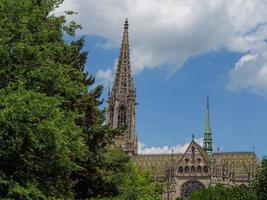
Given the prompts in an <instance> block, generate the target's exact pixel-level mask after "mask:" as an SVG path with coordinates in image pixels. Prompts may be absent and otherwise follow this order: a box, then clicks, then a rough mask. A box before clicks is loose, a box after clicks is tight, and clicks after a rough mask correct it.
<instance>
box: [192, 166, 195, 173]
mask: <svg viewBox="0 0 267 200" xmlns="http://www.w3.org/2000/svg"><path fill="white" fill-rule="evenodd" d="M191 173H192V174H194V173H196V168H195V167H194V166H192V167H191Z"/></svg>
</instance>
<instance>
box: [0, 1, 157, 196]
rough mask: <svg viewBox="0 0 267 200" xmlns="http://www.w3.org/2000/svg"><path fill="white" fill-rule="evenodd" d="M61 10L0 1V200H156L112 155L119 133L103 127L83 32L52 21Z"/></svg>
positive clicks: (119, 156) (151, 188) (153, 188)
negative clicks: (80, 34)
mask: <svg viewBox="0 0 267 200" xmlns="http://www.w3.org/2000/svg"><path fill="white" fill-rule="evenodd" d="M61 3H62V0H19V1H18V0H0V142H1V145H0V197H1V198H11V199H47V198H56V199H59V198H62V199H72V198H77V199H86V198H95V197H97V198H98V197H101V198H119V197H122V199H123V198H128V196H127V195H130V196H131V199H141V196H144V197H145V198H144V199H148V197H149V198H150V199H151V198H152V199H153V198H154V197H160V194H161V191H160V189H159V188H158V186H157V185H156V184H154V183H152V181H151V179H150V178H149V175H148V174H147V173H143V172H141V171H139V170H138V169H137V168H136V167H134V166H133V164H132V163H131V162H130V158H129V156H128V155H126V154H125V153H124V152H123V151H122V150H121V149H116V148H114V147H113V145H112V144H113V141H114V138H115V137H116V135H118V134H120V132H121V130H111V129H110V128H109V127H108V126H107V125H104V119H105V118H104V110H101V109H99V105H100V104H101V103H102V100H101V99H100V96H101V93H102V86H95V87H92V86H93V84H94V77H93V76H91V75H89V74H88V73H87V72H85V63H86V59H87V52H86V51H84V50H83V47H84V39H83V38H77V37H73V36H75V31H76V29H77V28H81V27H80V26H79V25H77V24H75V23H74V22H70V23H66V19H65V17H64V16H55V15H53V14H52V13H53V11H54V9H55V8H57V7H58V6H60V4H61ZM67 14H73V12H67ZM65 37H70V38H71V39H70V40H69V41H66V40H64V38H65ZM143 184H146V187H145V188H146V190H143V189H144V187H143ZM136 191H137V192H138V193H140V194H138V195H136V194H135V192H136ZM144 191H146V193H145V194H144ZM129 192H130V193H129ZM139 197H140V198H139ZM154 199H155V198H154Z"/></svg>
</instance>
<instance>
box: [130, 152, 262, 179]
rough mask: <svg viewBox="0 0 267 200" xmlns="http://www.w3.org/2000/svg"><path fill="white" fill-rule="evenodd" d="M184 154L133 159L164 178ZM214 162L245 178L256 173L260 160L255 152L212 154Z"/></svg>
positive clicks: (140, 156) (137, 156)
mask: <svg viewBox="0 0 267 200" xmlns="http://www.w3.org/2000/svg"><path fill="white" fill-rule="evenodd" d="M182 156H183V154H173V155H171V154H149V155H136V156H133V157H132V160H133V162H134V163H135V164H137V165H138V166H140V167H141V168H143V169H149V170H151V171H152V173H154V175H155V176H164V174H165V170H166V167H167V166H169V165H170V163H171V162H173V164H174V166H177V165H178V163H179V161H180V160H181V158H182ZM212 158H213V160H215V161H216V163H217V164H219V165H221V166H227V168H228V169H229V170H231V171H234V173H235V176H236V177H245V176H248V174H249V173H255V171H256V169H257V167H258V166H259V160H258V159H257V157H256V154H255V153H254V152H220V153H213V154H212Z"/></svg>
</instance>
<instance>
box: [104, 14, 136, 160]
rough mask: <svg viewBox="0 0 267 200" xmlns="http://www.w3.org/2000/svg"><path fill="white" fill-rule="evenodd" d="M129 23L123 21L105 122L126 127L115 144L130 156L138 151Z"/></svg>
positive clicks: (114, 126) (112, 125)
mask: <svg viewBox="0 0 267 200" xmlns="http://www.w3.org/2000/svg"><path fill="white" fill-rule="evenodd" d="M128 30H129V23H128V20H127V19H126V20H125V23H124V31H123V37H122V43H121V48H120V54H119V58H118V63H117V68H116V73H115V80H114V84H113V87H112V91H111V93H110V94H109V100H108V104H109V106H108V116H107V119H108V120H107V122H108V124H109V125H110V126H111V128H117V127H120V126H124V127H126V128H125V130H124V132H123V133H122V134H121V135H120V136H118V137H117V138H116V141H115V144H116V145H117V146H119V147H121V148H122V149H123V150H125V151H126V152H128V153H129V154H131V155H136V154H137V150H138V143H137V135H136V132H135V124H136V122H135V121H136V111H135V106H136V92H135V88H134V81H133V78H132V73H131V63H130V48H129V34H128Z"/></svg>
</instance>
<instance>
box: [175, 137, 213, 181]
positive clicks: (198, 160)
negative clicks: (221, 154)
mask: <svg viewBox="0 0 267 200" xmlns="http://www.w3.org/2000/svg"><path fill="white" fill-rule="evenodd" d="M177 170H178V175H179V176H186V175H189V174H190V175H201V176H203V175H208V174H209V172H210V169H209V155H208V154H207V153H206V152H205V151H204V150H203V149H202V147H201V146H200V145H199V144H197V143H196V142H195V141H192V142H191V143H190V145H189V146H188V148H187V150H186V151H185V153H184V154H183V156H182V158H181V160H180V161H179V163H178V166H177Z"/></svg>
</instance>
